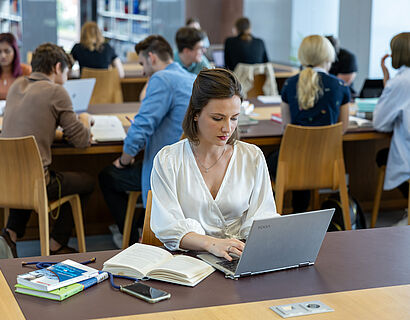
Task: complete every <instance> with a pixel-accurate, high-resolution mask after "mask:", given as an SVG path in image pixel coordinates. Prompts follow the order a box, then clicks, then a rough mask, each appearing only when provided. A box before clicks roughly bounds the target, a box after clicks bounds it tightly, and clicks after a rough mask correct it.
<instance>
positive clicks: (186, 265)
mask: <svg viewBox="0 0 410 320" xmlns="http://www.w3.org/2000/svg"><path fill="white" fill-rule="evenodd" d="M103 271H108V272H111V273H112V274H116V275H125V276H129V277H134V278H138V279H142V278H150V279H155V280H161V281H166V282H172V283H176V284H181V285H185V286H190V287H194V286H196V285H197V284H198V283H199V282H201V281H202V280H203V279H205V278H206V277H207V276H209V275H210V274H211V273H212V272H214V271H215V269H214V268H213V267H211V266H210V265H208V264H207V263H205V262H203V261H201V260H199V259H197V258H193V257H190V256H186V255H175V256H173V255H172V254H171V253H169V252H168V251H167V250H164V249H162V248H159V247H155V246H150V245H146V244H141V243H136V244H134V245H132V246H130V247H128V248H127V249H125V250H123V251H121V252H120V253H119V254H117V255H115V256H114V257H112V258H111V259H109V260H107V261H105V262H104V267H103Z"/></svg>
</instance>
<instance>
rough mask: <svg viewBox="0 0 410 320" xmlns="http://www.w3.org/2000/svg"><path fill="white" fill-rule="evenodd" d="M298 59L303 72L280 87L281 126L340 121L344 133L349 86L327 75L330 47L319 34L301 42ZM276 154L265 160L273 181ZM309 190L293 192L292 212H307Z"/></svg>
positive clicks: (332, 55)
mask: <svg viewBox="0 0 410 320" xmlns="http://www.w3.org/2000/svg"><path fill="white" fill-rule="evenodd" d="M298 58H299V61H300V63H301V64H302V66H303V67H304V69H303V70H302V71H301V72H300V73H299V74H298V75H296V76H293V77H291V78H289V79H288V80H286V82H285V84H284V86H283V88H282V104H281V112H282V124H283V127H284V128H285V127H286V125H287V124H288V123H292V124H296V125H300V126H326V125H330V124H335V123H337V122H339V121H341V122H342V123H343V130H344V131H346V130H347V127H348V125H349V101H350V91H349V87H348V86H347V85H346V83H345V82H344V81H343V80H340V79H338V78H336V77H335V76H333V75H330V74H328V72H329V69H330V66H331V64H332V62H333V61H334V59H335V51H334V49H333V46H332V44H331V43H330V42H329V40H327V39H326V38H325V37H322V36H319V35H312V36H308V37H306V38H304V39H303V41H302V43H301V45H300V47H299V50H298ZM278 155H279V154H278V153H274V154H271V155H270V156H269V157H268V158H269V159H268V163H269V170H270V173H271V176H272V178H273V179H274V177H275V176H276V168H277V161H278ZM309 200H310V191H293V197H292V206H293V210H294V211H295V212H304V211H306V209H307V207H308V205H309Z"/></svg>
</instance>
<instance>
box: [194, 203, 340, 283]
mask: <svg viewBox="0 0 410 320" xmlns="http://www.w3.org/2000/svg"><path fill="white" fill-rule="evenodd" d="M334 211H335V209H326V210H318V211H310V212H304V213H297V214H290V215H284V216H280V217H274V218H268V219H258V220H254V221H253V224H252V227H251V229H250V231H249V235H248V239H247V240H246V244H245V249H244V250H243V252H242V255H241V257H240V258H239V259H238V258H237V257H236V258H234V259H233V261H228V260H226V259H225V258H218V257H216V256H214V255H212V254H210V253H202V254H198V255H197V256H198V258H200V259H202V260H204V261H205V262H207V263H209V264H210V265H211V266H213V267H214V268H215V269H218V270H220V271H222V272H224V273H225V277H227V278H231V279H236V278H239V277H243V276H250V275H255V274H259V273H264V272H270V271H278V270H283V269H289V268H297V267H304V266H310V265H313V264H314V263H315V261H316V257H317V255H318V253H319V249H320V247H321V245H322V242H323V239H324V237H325V234H326V231H327V228H328V227H329V223H330V220H331V219H332V216H333V213H334Z"/></svg>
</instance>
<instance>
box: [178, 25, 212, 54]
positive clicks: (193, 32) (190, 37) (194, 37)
mask: <svg viewBox="0 0 410 320" xmlns="http://www.w3.org/2000/svg"><path fill="white" fill-rule="evenodd" d="M204 39H205V33H204V32H203V31H201V30H198V29H195V28H190V27H182V28H179V29H178V31H177V34H176V35H175V42H176V43H177V47H178V52H182V50H184V49H185V48H188V49H190V50H192V49H194V47H195V45H196V44H197V43H198V42H199V41H201V40H204Z"/></svg>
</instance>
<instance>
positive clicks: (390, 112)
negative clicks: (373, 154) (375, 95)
mask: <svg viewBox="0 0 410 320" xmlns="http://www.w3.org/2000/svg"><path fill="white" fill-rule="evenodd" d="M390 48H391V58H392V66H393V68H395V69H398V72H397V74H396V76H395V77H394V78H393V79H390V74H389V71H388V69H387V67H386V65H385V61H386V59H387V58H388V57H389V56H390V55H388V54H387V55H385V56H384V57H383V58H382V60H381V67H382V71H383V75H384V84H385V87H384V90H383V93H382V95H381V97H380V99H379V101H378V103H377V105H376V108H375V110H374V113H373V126H374V128H375V129H377V130H379V131H385V132H391V131H393V138H392V141H391V145H390V151H389V149H383V150H380V151H379V152H378V154H377V159H376V161H377V164H378V166H379V167H380V166H383V165H386V163H387V167H386V176H385V179H384V189H385V190H391V189H394V188H396V187H398V188H399V189H400V191H401V192H402V193H403V195H404V196H405V197H406V198H407V197H408V196H409V184H408V182H407V180H408V179H410V91H409V88H410V32H403V33H400V34H398V35H396V36H395V37H393V39H392V40H391V42H390Z"/></svg>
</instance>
